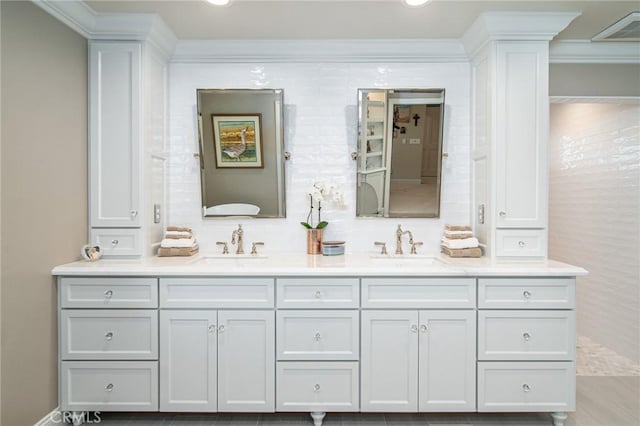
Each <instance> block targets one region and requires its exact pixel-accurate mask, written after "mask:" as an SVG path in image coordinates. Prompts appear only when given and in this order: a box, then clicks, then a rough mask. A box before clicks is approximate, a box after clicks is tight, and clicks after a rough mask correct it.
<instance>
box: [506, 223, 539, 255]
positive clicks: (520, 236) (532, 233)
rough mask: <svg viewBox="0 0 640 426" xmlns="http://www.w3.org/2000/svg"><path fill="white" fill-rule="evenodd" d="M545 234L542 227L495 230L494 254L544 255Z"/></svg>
mask: <svg viewBox="0 0 640 426" xmlns="http://www.w3.org/2000/svg"><path fill="white" fill-rule="evenodd" d="M546 246H547V234H546V231H545V230H544V229H515V230H512V229H498V230H496V255H497V256H514V257H529V256H531V257H544V256H545V255H546Z"/></svg>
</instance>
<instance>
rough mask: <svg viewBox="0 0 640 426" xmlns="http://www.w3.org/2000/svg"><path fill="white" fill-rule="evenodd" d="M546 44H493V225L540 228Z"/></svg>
mask: <svg viewBox="0 0 640 426" xmlns="http://www.w3.org/2000/svg"><path fill="white" fill-rule="evenodd" d="M548 46H549V43H547V42H541V41H535V42H530V43H516V44H513V43H509V42H502V43H499V44H498V47H497V71H496V72H497V77H498V79H499V80H500V81H501V82H502V83H501V84H498V85H497V103H496V112H497V120H499V121H502V122H504V123H505V124H504V125H501V126H498V128H497V132H496V173H497V174H496V205H497V218H496V225H497V227H498V228H544V227H546V222H547V219H546V212H547V207H546V203H547V201H546V200H547V138H548V129H549V100H548V90H549V88H548V84H547V75H548V72H549V71H548V69H549V63H548V56H549V55H548Z"/></svg>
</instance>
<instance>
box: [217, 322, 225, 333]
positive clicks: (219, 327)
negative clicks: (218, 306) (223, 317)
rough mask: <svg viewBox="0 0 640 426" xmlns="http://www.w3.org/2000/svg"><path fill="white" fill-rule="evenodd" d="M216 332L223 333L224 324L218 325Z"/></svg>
mask: <svg viewBox="0 0 640 426" xmlns="http://www.w3.org/2000/svg"><path fill="white" fill-rule="evenodd" d="M218 333H224V324H223V325H220V326H218Z"/></svg>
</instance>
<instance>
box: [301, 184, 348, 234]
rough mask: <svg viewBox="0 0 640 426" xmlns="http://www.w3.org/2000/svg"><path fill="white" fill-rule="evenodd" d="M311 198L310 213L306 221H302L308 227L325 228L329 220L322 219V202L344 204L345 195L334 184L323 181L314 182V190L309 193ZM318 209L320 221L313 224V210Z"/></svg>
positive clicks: (308, 195)
mask: <svg viewBox="0 0 640 426" xmlns="http://www.w3.org/2000/svg"><path fill="white" fill-rule="evenodd" d="M307 197H308V199H309V214H308V215H307V221H306V222H300V224H301V225H302V226H304V227H305V228H307V229H324V228H326V227H327V225H329V222H327V221H326V220H322V203H323V202H325V204H328V203H333V204H336V205H339V206H344V195H343V194H342V193H341V192H340V191H338V190H337V189H336V187H335V186H333V185H326V184H324V183H322V182H314V184H313V190H312V191H311V192H309V193H308V194H307ZM315 208H317V209H318V221H317V222H316V225H315V226H314V225H313V216H314V215H313V210H314V209H315Z"/></svg>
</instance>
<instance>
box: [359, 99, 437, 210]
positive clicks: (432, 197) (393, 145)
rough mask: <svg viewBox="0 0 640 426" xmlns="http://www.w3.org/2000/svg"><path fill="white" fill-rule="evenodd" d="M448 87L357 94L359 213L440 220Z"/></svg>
mask: <svg viewBox="0 0 640 426" xmlns="http://www.w3.org/2000/svg"><path fill="white" fill-rule="evenodd" d="M443 123H444V89H360V90H358V157H357V161H358V167H357V170H358V179H357V185H358V188H357V203H356V204H357V207H356V215H357V216H364V217H421V218H425V217H426V218H435V217H439V216H440V180H441V179H440V178H441V168H442V129H443Z"/></svg>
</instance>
